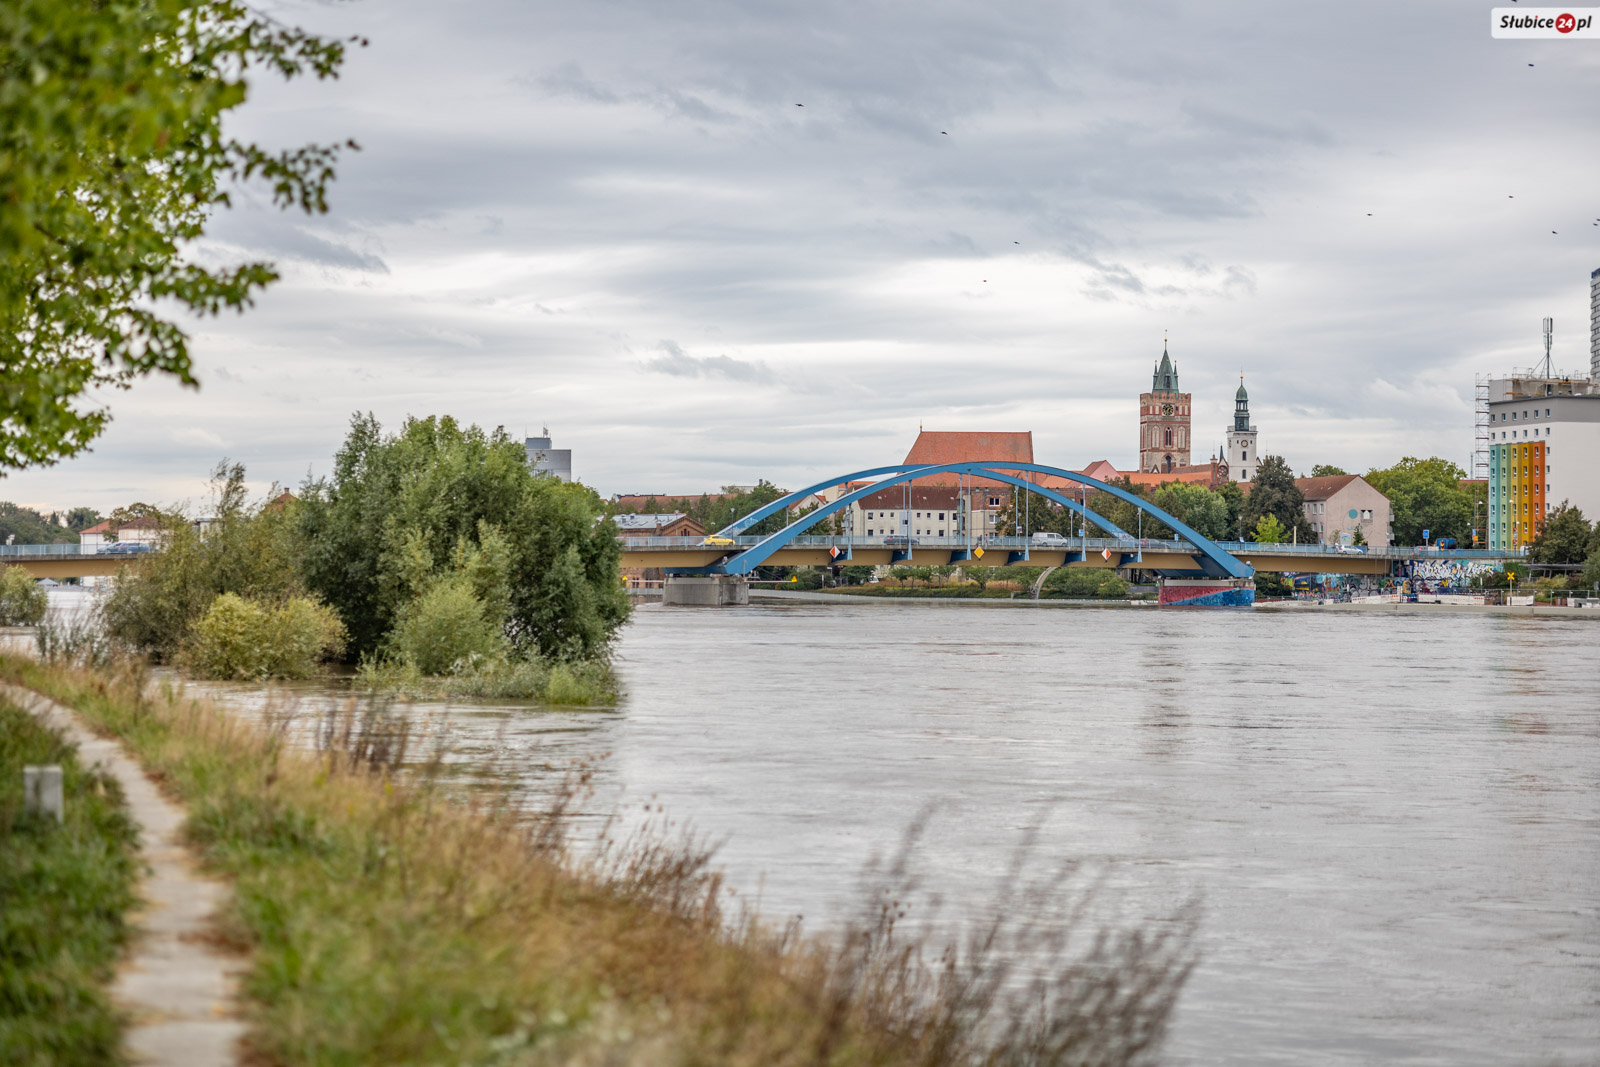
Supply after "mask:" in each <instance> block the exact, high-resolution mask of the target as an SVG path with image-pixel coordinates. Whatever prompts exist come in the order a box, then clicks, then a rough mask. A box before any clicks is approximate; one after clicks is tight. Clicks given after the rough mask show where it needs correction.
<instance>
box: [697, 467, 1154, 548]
mask: <svg viewBox="0 0 1600 1067" xmlns="http://www.w3.org/2000/svg"><path fill="white" fill-rule="evenodd" d="M929 469H931V468H929V467H928V465H927V464H925V463H902V464H900V465H898V466H894V467H873V468H871V469H869V470H864V471H853V472H851V473H850V474H845V475H842V476H840V477H838V478H835V479H833V480H832V481H827V482H818V483H817V484H816V485H811V486H807V487H806V488H804V489H797V490H795V491H794V492H792V493H789V494H788V495H786V496H782V497H779V498H778V499H777V500H774V501H772V502H771V503H770V504H763V505H762V506H761V507H759V508H757V509H756V510H755V511H752V512H751V513H750V514H748V515H746V516H744V517H743V518H740V519H735V520H734V521H733V522H730V523H729V524H728V525H727V526H724V527H723V528H722V529H720V530H718V531H717V533H716V536H718V537H733V536H734V535H736V534H739V533H742V532H743V531H745V530H748V529H749V528H750V527H752V526H754V525H755V524H756V523H758V522H760V521H761V520H762V519H765V518H767V517H768V516H771V515H775V514H777V513H778V512H779V511H781V510H783V509H785V508H790V507H793V506H794V505H795V504H798V503H799V502H800V501H802V500H804V499H806V498H807V497H809V496H811V495H812V494H813V493H816V492H818V491H820V490H822V489H827V488H830V487H832V486H835V485H843V484H845V483H846V482H853V481H856V480H857V479H860V478H872V477H877V476H879V475H883V474H905V475H907V476H908V477H911V478H920V477H921V476H922V475H923V474H925V473H927V471H928V470H929ZM941 469H942V468H941ZM1007 469H1010V468H1007ZM962 473H970V472H962ZM983 477H985V478H994V479H996V480H997V481H1002V482H1007V483H1009V484H1011V485H1017V486H1021V487H1022V488H1024V489H1031V490H1033V491H1034V492H1036V493H1038V494H1039V495H1040V496H1043V497H1046V498H1048V499H1049V500H1051V501H1052V502H1054V503H1057V504H1061V505H1063V506H1064V507H1066V508H1067V510H1069V511H1073V512H1076V513H1077V514H1079V515H1081V516H1083V517H1084V518H1085V519H1087V520H1088V521H1090V522H1092V523H1094V524H1095V525H1096V526H1098V527H1100V528H1101V529H1102V530H1104V531H1106V532H1107V533H1109V534H1111V535H1112V536H1113V537H1132V536H1133V535H1132V534H1130V533H1128V532H1127V531H1126V530H1124V529H1122V528H1121V527H1119V526H1117V525H1116V524H1115V523H1113V522H1112V521H1111V520H1109V519H1107V518H1106V517H1105V516H1104V515H1101V514H1099V513H1098V512H1094V511H1090V510H1089V509H1088V508H1086V507H1084V506H1083V505H1082V504H1080V503H1078V502H1077V501H1076V500H1073V499H1072V498H1071V497H1067V496H1061V495H1060V494H1058V493H1055V492H1053V491H1051V490H1049V489H1046V488H1045V487H1044V486H1042V485H1038V484H1036V483H1034V482H1030V481H1027V480H1026V479H1023V478H1017V477H1015V476H1014V475H1010V474H1007V473H1005V471H1004V470H996V469H994V468H993V467H985V468H984V473H983ZM902 481H905V478H898V479H889V480H887V481H880V482H874V483H872V485H870V486H868V487H867V489H866V490H865V491H866V493H867V495H869V496H870V495H871V494H872V493H875V492H877V491H878V490H879V489H883V488H885V487H887V486H891V485H898V484H899V483H900V482H902ZM835 510H837V509H831V510H828V511H822V512H818V513H816V514H817V517H818V518H824V517H826V516H827V515H831V514H833V511H835ZM810 517H811V516H810V515H805V516H802V518H810ZM797 521H798V520H797ZM790 525H791V526H792V525H794V524H793V523H791V524H790ZM809 525H810V524H809V523H806V524H803V525H801V526H800V527H799V529H800V530H804V529H806V527H807V526H809ZM796 532H797V533H798V531H796ZM779 547H782V546H781V545H780V546H779Z"/></svg>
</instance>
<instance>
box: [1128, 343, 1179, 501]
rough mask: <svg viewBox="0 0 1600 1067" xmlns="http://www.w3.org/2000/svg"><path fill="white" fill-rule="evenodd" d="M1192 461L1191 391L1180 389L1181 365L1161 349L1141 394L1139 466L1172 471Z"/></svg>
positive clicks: (1158, 470) (1163, 348)
mask: <svg viewBox="0 0 1600 1067" xmlns="http://www.w3.org/2000/svg"><path fill="white" fill-rule="evenodd" d="M1188 465H1189V394H1188V393H1180V392H1179V391H1178V367H1177V365H1176V364H1175V363H1173V362H1172V357H1171V356H1170V355H1168V354H1167V350H1166V346H1165V345H1163V346H1162V349H1161V362H1159V363H1157V364H1156V369H1155V374H1153V375H1152V376H1151V379H1150V391H1149V392H1148V393H1140V394H1139V469H1140V470H1141V471H1145V472H1152V471H1155V472H1161V471H1171V470H1174V469H1176V468H1178V467H1187V466H1188Z"/></svg>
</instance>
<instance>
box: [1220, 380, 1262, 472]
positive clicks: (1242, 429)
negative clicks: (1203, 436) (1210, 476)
mask: <svg viewBox="0 0 1600 1067" xmlns="http://www.w3.org/2000/svg"><path fill="white" fill-rule="evenodd" d="M1224 440H1225V441H1226V443H1225V444H1224V445H1223V449H1222V452H1223V455H1222V460H1223V462H1224V463H1226V464H1227V465H1228V473H1229V476H1230V477H1232V479H1233V480H1234V481H1236V482H1240V483H1248V482H1249V481H1250V472H1251V471H1253V470H1255V469H1256V464H1257V463H1259V462H1260V454H1259V453H1258V452H1257V451H1256V428H1255V427H1254V426H1252V425H1250V394H1249V393H1247V392H1245V391H1244V375H1242V374H1241V375H1239V391H1238V392H1237V393H1234V394H1233V426H1232V427H1230V428H1229V430H1228V432H1227V435H1226V436H1225V438H1224Z"/></svg>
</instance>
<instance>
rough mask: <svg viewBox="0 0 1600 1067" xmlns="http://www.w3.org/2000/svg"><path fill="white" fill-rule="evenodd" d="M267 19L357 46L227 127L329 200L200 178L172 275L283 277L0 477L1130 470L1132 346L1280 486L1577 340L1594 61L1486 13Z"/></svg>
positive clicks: (376, 12)
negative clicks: (337, 460)
mask: <svg viewBox="0 0 1600 1067" xmlns="http://www.w3.org/2000/svg"><path fill="white" fill-rule="evenodd" d="M272 9H273V10H274V11H275V12H276V13H277V14H278V15H279V17H281V18H283V19H285V20H286V21H293V22H296V23H299V24H301V25H304V26H306V27H308V28H312V29H316V30H319V31H324V32H327V33H332V34H352V33H359V34H363V35H365V36H366V37H368V38H369V39H370V42H371V44H370V46H369V47H367V48H365V49H361V50H358V51H357V52H356V53H354V54H353V55H352V57H351V59H350V62H349V64H348V67H347V69H346V71H345V74H344V77H343V78H342V79H341V80H340V81H339V82H337V83H332V84H328V83H323V84H318V83H314V82H313V83H305V84H296V85H292V86H287V87H286V86H283V85H281V84H274V83H271V82H268V81H262V82H260V83H259V84H257V85H255V87H254V90H253V93H252V98H251V102H250V103H249V104H247V105H246V107H245V108H243V109H241V111H240V112H239V114H238V118H237V122H236V123H235V129H236V130H237V131H238V132H239V133H241V134H244V135H247V136H250V137H254V138H257V139H259V140H261V141H263V142H264V143H268V144H273V145H291V144H296V143H300V142H303V141H308V140H336V139H343V138H345V137H354V138H356V139H357V140H358V141H359V142H360V143H361V145H362V146H363V151H362V152H360V153H359V154H358V155H354V156H350V157H348V158H347V160H346V162H345V163H344V165H343V166H342V168H341V172H340V177H339V180H338V182H337V184H336V186H335V187H334V189H333V196H332V211H331V212H330V213H329V214H328V215H327V216H325V217H318V218H314V219H308V218H306V217H304V216H300V215H287V214H281V213H277V212H275V211H273V210H271V209H270V208H268V207H266V206H265V204H264V198H263V197H262V196H261V195H260V193H259V191H257V192H256V193H253V194H246V195H242V196H240V197H239V200H238V203H239V206H238V208H237V209H236V210H235V211H233V212H232V213H230V214H228V215H226V216H224V217H219V218H218V219H217V220H216V222H215V224H214V226H213V227H212V233H211V237H210V239H208V240H207V241H206V242H205V243H204V245H203V246H202V247H200V248H198V249H197V250H196V254H197V255H198V256H201V257H203V258H207V259H209V260H211V261H219V262H220V261H226V260H237V259H239V258H243V257H263V258H268V259H271V260H273V261H275V262H276V263H277V264H278V266H279V268H280V269H281V271H282V273H283V275H284V279H283V281H282V282H281V283H279V284H278V285H277V286H276V287H275V288H274V289H272V290H271V291H270V292H269V293H268V294H267V295H266V296H265V297H264V298H263V299H262V300H261V302H260V303H259V305H258V307H257V308H256V309H255V310H254V311H252V312H251V313H249V314H247V315H245V316H243V317H229V318H225V319H221V320H208V321H202V322H197V323H196V324H195V326H194V330H193V332H194V337H195V348H196V351H197V353H198V361H199V368H200V376H201V378H202V380H203V387H202V388H201V389H200V390H199V391H198V392H194V391H187V390H181V389H178V388H176V387H173V386H171V385H170V384H168V383H165V382H146V383H143V384H141V385H139V386H137V387H136V388H135V389H133V390H132V391H131V392H127V393H118V394H115V395H114V396H112V397H111V398H110V400H111V403H112V405H113V410H114V412H115V416H116V421H115V423H114V425H113V426H112V428H111V430H110V431H109V432H108V433H107V434H106V435H105V436H104V437H103V438H102V439H101V440H100V441H99V442H98V444H97V445H96V447H95V450H94V452H93V453H92V454H89V455H85V456H82V457H80V458H78V459H76V460H73V461H72V462H69V463H64V464H61V465H59V466H57V467H54V468H51V469H47V470H36V471H23V472H12V473H11V474H9V475H8V481H9V483H10V484H9V485H3V484H0V497H6V498H10V499H13V500H17V501H19V502H25V503H30V504H35V505H46V506H52V507H61V506H69V505H74V504H91V505H94V506H97V507H100V508H102V509H108V508H110V507H113V506H116V505H118V504H122V503H126V502H128V501H130V500H133V499H143V500H150V501H163V502H174V501H178V500H181V499H184V498H186V497H195V496H197V495H198V494H199V493H200V491H201V484H202V482H203V475H204V473H205V471H206V470H207V469H209V468H210V467H211V466H213V465H214V464H215V462H216V461H217V459H219V458H220V457H222V456H224V455H226V456H229V457H231V458H233V459H236V460H240V461H242V462H244V463H245V464H247V466H248V468H249V470H250V473H251V476H252V478H253V479H254V480H257V481H259V482H261V483H265V482H269V481H272V480H274V479H275V480H278V481H282V482H287V483H291V484H293V483H297V482H299V481H300V480H301V479H302V478H304V477H305V476H306V474H307V472H308V471H309V472H312V473H315V474H321V473H324V472H326V471H327V470H328V467H329V460H330V457H331V456H332V454H333V452H334V450H335V449H336V448H337V446H338V444H339V442H340V440H341V439H342V437H343V434H344V430H345V427H346V425H347V423H348V420H349V417H350V415H351V413H352V412H355V411H358V410H361V411H366V410H370V411H373V412H375V413H376V414H377V415H378V416H379V417H380V418H381V419H382V420H383V421H384V422H385V423H386V424H390V425H392V424H397V423H398V422H399V421H400V420H401V419H403V418H404V417H405V416H406V415H408V414H414V415H426V414H452V415H455V416H456V417H457V418H459V419H462V420H465V421H471V422H476V423H479V424H482V425H485V426H496V425H503V426H505V427H506V428H507V430H509V431H510V432H512V433H513V434H517V435H521V434H522V433H523V432H524V431H525V430H528V431H532V432H535V433H537V432H538V431H539V429H540V427H542V426H549V428H550V430H551V432H552V433H553V434H554V436H555V438H556V443H557V446H558V447H563V448H571V449H573V451H574V467H575V470H576V472H577V475H578V477H579V478H580V479H582V480H584V481H586V482H588V483H589V484H591V485H593V486H595V487H596V488H597V489H599V490H600V491H601V492H603V493H607V494H609V493H612V492H618V491H629V492H632V491H655V492H661V491H668V492H684V491H697V490H707V489H714V488H715V487H717V486H719V485H722V484H725V483H730V482H750V481H754V480H755V479H757V478H758V477H768V478H771V479H773V480H774V481H777V482H779V483H780V484H789V485H794V484H798V483H800V482H802V481H807V480H811V479H812V476H813V475H815V476H817V477H821V476H824V475H827V474H832V473H836V472H844V471H847V470H851V469H855V468H858V467H866V466H872V465H876V464H880V463H883V462H888V461H894V460H897V459H899V458H900V457H902V456H903V455H904V454H905V451H906V449H907V447H908V446H909V444H910V442H911V439H912V438H913V436H914V435H915V433H916V430H917V427H918V426H919V425H925V426H926V427H927V428H929V429H966V430H980V429H984V430H1032V431H1033V432H1034V438H1035V442H1036V450H1037V453H1038V455H1039V458H1040V459H1041V460H1042V461H1044V462H1053V463H1058V464H1060V465H1063V466H1074V467H1076V466H1082V465H1083V464H1086V463H1088V462H1090V461H1092V460H1095V459H1101V458H1105V459H1109V460H1111V461H1112V462H1113V463H1116V464H1118V465H1120V466H1129V465H1132V464H1133V463H1134V462H1135V460H1136V455H1137V452H1136V430H1135V427H1136V422H1137V413H1136V397H1137V394H1138V393H1139V392H1140V391H1141V390H1142V389H1145V388H1148V383H1149V380H1150V377H1149V375H1150V371H1151V365H1152V363H1153V361H1154V360H1155V359H1156V358H1158V357H1159V356H1160V353H1161V346H1162V339H1163V336H1168V337H1170V339H1171V341H1170V344H1171V352H1172V355H1173V356H1174V358H1175V359H1176V360H1177V362H1178V367H1179V370H1180V373H1181V375H1182V385H1183V388H1184V389H1186V390H1188V391H1191V392H1192V393H1193V394H1194V398H1195V412H1196V416H1195V427H1196V429H1195V433H1196V436H1197V437H1198V438H1199V440H1200V442H1202V446H1204V445H1205V444H1208V443H1210V442H1211V441H1213V440H1220V438H1221V436H1222V431H1223V428H1224V425H1225V423H1226V422H1227V420H1228V418H1229V416H1230V414H1231V407H1232V395H1233V390H1234V388H1235V387H1236V385H1237V381H1238V375H1239V374H1240V372H1241V371H1242V372H1243V373H1244V375H1245V378H1246V382H1247V384H1248V386H1249V388H1250V394H1251V400H1252V409H1253V414H1254V417H1255V422H1256V424H1257V426H1258V427H1259V428H1260V429H1261V433H1262V443H1263V445H1264V447H1266V448H1267V449H1269V450H1270V451H1275V452H1281V453H1283V454H1284V455H1286V456H1287V457H1288V458H1289V460H1290V462H1291V463H1292V464H1293V465H1294V466H1295V467H1296V468H1297V469H1302V470H1304V469H1308V468H1309V467H1310V466H1311V465H1312V464H1314V463H1318V462H1330V463H1337V464H1340V465H1343V466H1346V467H1349V468H1353V469H1365V468H1367V467H1368V466H1372V465H1386V464H1388V463H1390V462H1392V461H1393V460H1395V459H1397V458H1399V457H1400V456H1402V455H1407V454H1415V455H1429V454H1439V455H1444V456H1447V457H1450V458H1452V459H1455V460H1456V461H1458V462H1462V463H1465V462H1466V460H1467V457H1468V453H1469V452H1470V449H1471V433H1472V431H1471V399H1472V379H1473V375H1474V373H1475V372H1479V371H1494V370H1504V369H1508V368H1510V367H1512V366H1527V365H1529V364H1531V363H1532V362H1534V361H1535V359H1537V358H1539V357H1540V356H1542V352H1541V351H1540V341H1539V320H1540V319H1541V318H1542V317H1543V316H1546V315H1550V316H1553V317H1554V318H1555V321H1556V347H1555V360H1556V363H1557V364H1558V365H1560V366H1564V367H1568V368H1574V369H1579V368H1584V367H1586V366H1587V363H1588V355H1587V352H1588V337H1587V331H1588V307H1587V304H1588V282H1589V273H1590V271H1592V270H1593V269H1595V268H1596V267H1600V225H1594V223H1596V221H1597V220H1600V118H1597V116H1596V111H1595V101H1596V100H1600V41H1596V40H1589V41H1587V42H1582V41H1574V40H1570V39H1568V40H1556V41H1497V40H1493V39H1491V37H1490V32H1489V30H1490V5H1488V4H1469V3H1461V2H1446V3H1427V2H1412V3H1405V4H1395V3H1381V4H1379V3H1358V2H1355V3H1353V2H1350V0H1341V2H1339V3H1320V4H1283V3H1253V4H1252V3H1236V4H1219V3H1175V2H1167V3H1161V2H1155V3H1144V4H1139V5H1132V4H1109V3H1097V4H1082V3H1070V4H1069V3H1061V2H1050V3H1039V4H1030V3H1013V4H1004V5H999V4H992V3H978V2H973V3H947V2H942V0H917V2H916V3H879V4H862V3H860V2H859V0H852V2H834V0H813V2H811V3H806V4H782V5H779V4H755V3H748V2H745V3H732V2H726V3H722V2H708V0H677V2H674V3H670V4H663V3H659V2H653V3H644V2H635V0H589V2H586V3H581V4H575V3H554V2H521V0H453V2H451V3H448V4H441V3H438V2H437V0H429V2H426V3H424V2H420V0H354V2H344V3H335V4H318V3H282V4H278V5H275V6H273V8H272ZM798 105H803V106H798ZM1552 231H1556V232H1554V233H1552ZM1197 451H1202V452H1203V451H1205V448H1204V447H1202V448H1200V449H1198V450H1197ZM1198 458H1204V457H1203V456H1201V457H1198Z"/></svg>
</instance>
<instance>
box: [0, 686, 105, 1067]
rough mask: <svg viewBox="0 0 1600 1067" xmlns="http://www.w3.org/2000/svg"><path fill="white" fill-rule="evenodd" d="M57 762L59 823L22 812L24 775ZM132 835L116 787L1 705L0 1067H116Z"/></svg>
mask: <svg viewBox="0 0 1600 1067" xmlns="http://www.w3.org/2000/svg"><path fill="white" fill-rule="evenodd" d="M50 763H56V764H60V765H61V771H62V779H63V782H62V785H63V791H64V793H65V796H66V819H65V821H64V822H63V823H61V824H60V825H58V824H57V823H56V822H55V821H54V819H49V820H46V819H44V818H41V817H39V816H37V815H30V814H26V813H25V812H24V811H23V810H22V808H23V800H22V768H23V765H24V764H50ZM134 836H135V835H134V830H133V826H132V824H131V823H130V822H129V819H128V816H127V812H126V809H125V808H124V807H123V804H122V793H121V790H120V788H119V787H118V785H117V782H116V780H115V779H113V778H110V777H108V776H106V775H103V774H100V773H98V772H93V771H88V770H85V769H84V767H83V766H82V764H80V763H79V762H78V758H77V753H76V750H75V749H74V748H73V747H72V745H71V744H69V743H68V742H67V741H66V740H65V739H64V738H62V737H61V736H60V735H59V734H57V733H55V732H53V731H51V730H47V729H45V728H44V727H43V726H42V725H40V724H39V722H38V720H36V719H35V718H34V717H33V716H32V715H29V714H28V713H27V712H25V711H22V710H21V709H19V708H16V707H13V706H12V705H10V704H9V703H7V702H5V701H3V700H0V1063H4V1064H16V1065H18V1067H24V1065H28V1067H31V1065H39V1067H43V1065H46V1064H69V1063H70V1064H85V1065H88V1064H105V1065H108V1067H109V1065H112V1064H117V1063H120V1062H121V1057H120V1055H119V1052H118V1044H119V1035H120V1026H119V1024H118V1021H117V1015H116V1012H115V1011H114V1010H113V1008H112V1006H111V1003H110V1001H109V999H108V998H107V996H106V984H107V982H108V981H109V980H110V977H111V967H112V964H113V963H114V961H115V960H116V958H117V955H118V953H119V951H120V949H121V946H122V943H123V941H124V940H125V939H126V937H127V924H126V922H125V921H124V916H125V915H126V914H127V911H128V909H129V908H130V907H132V906H133V903H134V897H133V884H134V861H133V848H134Z"/></svg>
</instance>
